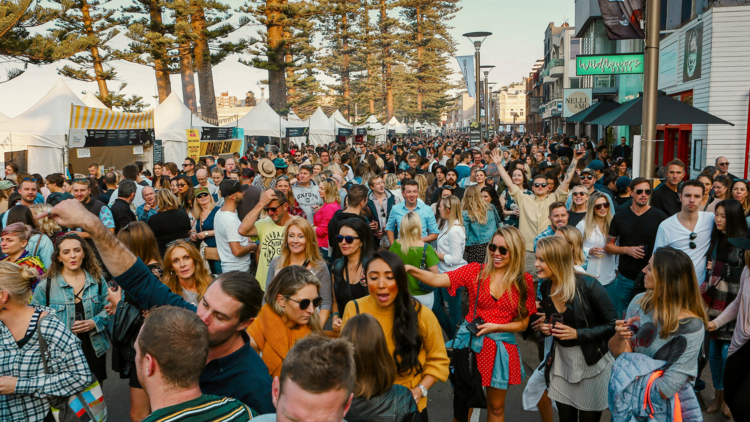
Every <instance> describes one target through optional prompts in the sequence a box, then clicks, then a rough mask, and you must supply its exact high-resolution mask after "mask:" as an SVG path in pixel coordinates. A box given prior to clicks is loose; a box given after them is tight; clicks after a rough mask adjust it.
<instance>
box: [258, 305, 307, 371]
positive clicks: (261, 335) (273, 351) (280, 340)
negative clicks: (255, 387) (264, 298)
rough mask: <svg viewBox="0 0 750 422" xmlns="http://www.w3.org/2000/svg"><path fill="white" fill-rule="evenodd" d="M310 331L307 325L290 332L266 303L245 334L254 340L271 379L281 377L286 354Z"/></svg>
mask: <svg viewBox="0 0 750 422" xmlns="http://www.w3.org/2000/svg"><path fill="white" fill-rule="evenodd" d="M311 332H312V330H311V329H310V327H308V326H307V325H303V326H299V327H297V328H296V329H294V330H290V329H289V328H288V327H287V326H286V325H285V324H284V320H283V319H282V318H281V316H280V315H279V314H277V313H276V312H274V310H273V308H271V306H270V305H268V304H267V303H266V304H265V305H263V307H262V308H261V309H260V313H259V314H258V317H257V318H256V319H255V321H253V323H252V324H250V327H248V329H247V333H248V334H250V337H252V338H253V340H255V343H256V344H257V345H258V348H259V349H260V350H261V352H262V357H263V362H265V364H266V366H267V367H268V372H269V373H270V374H271V377H278V376H281V364H282V363H284V359H285V358H286V354H287V353H289V349H291V348H292V346H294V344H295V343H297V341H298V340H299V339H301V338H303V337H305V336H307V335H308V334H310V333H311Z"/></svg>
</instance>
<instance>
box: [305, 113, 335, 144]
mask: <svg viewBox="0 0 750 422" xmlns="http://www.w3.org/2000/svg"><path fill="white" fill-rule="evenodd" d="M308 121H309V122H310V136H309V139H310V143H311V144H312V145H323V144H328V143H330V142H333V141H334V140H335V139H336V138H335V136H334V130H333V122H331V121H330V120H328V116H326V114H325V113H324V112H323V109H322V108H320V107H318V109H317V110H315V113H313V114H312V116H310V117H309V118H308Z"/></svg>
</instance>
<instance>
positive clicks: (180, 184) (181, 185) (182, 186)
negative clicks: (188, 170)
mask: <svg viewBox="0 0 750 422" xmlns="http://www.w3.org/2000/svg"><path fill="white" fill-rule="evenodd" d="M177 187H178V188H184V187H187V185H186V184H185V183H178V184H177Z"/></svg>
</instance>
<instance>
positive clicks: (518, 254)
mask: <svg viewBox="0 0 750 422" xmlns="http://www.w3.org/2000/svg"><path fill="white" fill-rule="evenodd" d="M472 187H476V186H472ZM465 198H466V197H464V199H465ZM480 199H481V198H480ZM482 202H484V201H482ZM497 236H500V237H502V238H503V239H505V245H506V247H507V248H508V255H509V256H510V261H509V262H508V265H507V266H506V267H505V272H504V273H503V277H502V285H503V291H502V293H500V296H501V297H502V295H504V294H505V292H506V291H508V290H510V289H512V288H515V289H516V291H518V304H516V311H517V313H518V316H517V319H519V320H521V319H524V318H526V317H527V316H528V309H526V298H527V297H528V295H529V294H534V292H528V291H527V289H526V280H525V274H526V273H525V271H524V266H525V262H526V245H525V243H524V240H523V235H522V234H521V231H520V230H518V229H517V228H515V227H513V226H504V227H501V228H499V229H497V231H496V232H495V234H493V235H492V240H491V241H490V242H491V243H494V241H495V238H496V237H497ZM496 272H497V270H496V269H495V264H494V262H493V259H492V253H491V252H490V249H489V245H487V256H486V258H485V259H484V267H483V268H482V271H480V272H479V279H481V280H484V279H486V278H489V279H490V281H492V279H493V278H494V276H495V273H496ZM478 281H479V280H477V282H478ZM514 319H515V318H514Z"/></svg>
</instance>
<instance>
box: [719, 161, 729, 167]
mask: <svg viewBox="0 0 750 422" xmlns="http://www.w3.org/2000/svg"><path fill="white" fill-rule="evenodd" d="M718 165H719V166H728V165H729V161H727V162H726V163H719V164H718Z"/></svg>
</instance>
